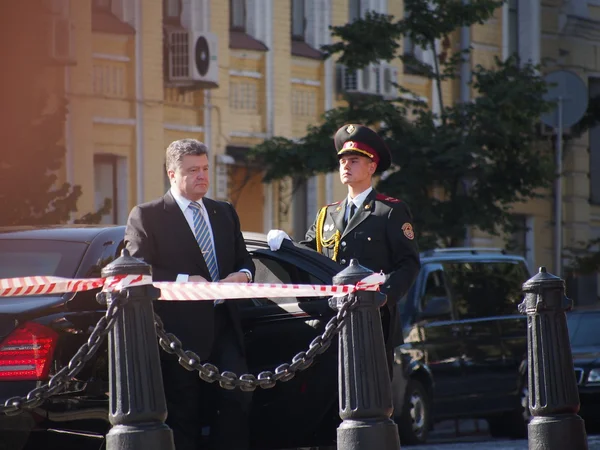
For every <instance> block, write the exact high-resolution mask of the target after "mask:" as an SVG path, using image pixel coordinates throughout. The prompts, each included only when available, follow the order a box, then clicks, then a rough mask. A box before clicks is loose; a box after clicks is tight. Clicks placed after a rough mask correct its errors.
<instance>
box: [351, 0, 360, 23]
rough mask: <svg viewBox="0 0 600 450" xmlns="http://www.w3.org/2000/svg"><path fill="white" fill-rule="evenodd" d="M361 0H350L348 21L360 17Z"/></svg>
mask: <svg viewBox="0 0 600 450" xmlns="http://www.w3.org/2000/svg"><path fill="white" fill-rule="evenodd" d="M360 2H361V0H348V21H349V22H354V21H355V20H358V19H360V14H361V8H360Z"/></svg>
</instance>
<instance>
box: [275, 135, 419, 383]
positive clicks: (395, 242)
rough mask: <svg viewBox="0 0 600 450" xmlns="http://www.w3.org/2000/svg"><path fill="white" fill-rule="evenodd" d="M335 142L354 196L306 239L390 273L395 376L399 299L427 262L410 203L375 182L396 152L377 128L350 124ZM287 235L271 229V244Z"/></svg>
mask: <svg viewBox="0 0 600 450" xmlns="http://www.w3.org/2000/svg"><path fill="white" fill-rule="evenodd" d="M334 143H335V148H336V151H337V156H338V159H339V172H340V179H341V181H342V183H343V184H344V185H346V186H347V187H348V196H347V197H346V198H345V199H344V200H342V201H340V202H336V203H332V204H330V205H326V206H324V207H323V208H321V209H320V210H319V213H318V214H317V217H316V219H315V221H314V223H313V225H312V226H311V227H310V229H309V230H308V231H307V233H306V238H305V240H304V241H302V242H301V243H303V244H305V245H307V246H309V247H311V248H313V249H314V250H316V251H318V252H320V253H322V254H323V255H325V256H327V257H329V258H331V259H333V260H334V261H336V262H338V263H339V264H341V265H342V266H347V265H348V264H350V260H351V259H352V258H355V259H357V260H358V262H359V263H360V264H361V265H362V266H365V267H367V268H369V269H371V270H373V271H374V272H380V271H381V272H383V273H384V274H385V278H386V279H385V283H384V284H383V285H382V286H381V292H383V293H384V294H386V295H387V302H386V304H385V305H384V307H383V308H382V309H381V320H382V326H383V334H384V337H385V344H386V353H387V362H388V369H389V372H390V378H391V377H392V375H393V358H394V348H395V347H396V346H398V345H401V344H402V342H403V337H402V329H401V326H400V321H399V315H398V300H399V299H400V298H402V296H404V294H406V292H407V291H408V290H409V289H410V287H411V286H412V284H413V282H414V280H415V278H416V277H417V274H418V273H419V269H420V267H421V263H420V258H419V250H418V247H417V243H416V241H415V233H414V230H413V226H412V215H411V212H410V209H409V208H408V205H407V204H406V203H404V202H402V201H400V200H398V199H395V198H392V197H388V196H386V195H382V194H378V193H377V192H375V190H374V189H373V188H372V187H371V184H372V178H373V175H374V174H376V173H380V172H383V171H384V170H386V169H387V168H388V167H389V166H390V164H391V155H390V151H389V149H388V147H387V145H386V144H385V142H384V141H383V139H381V137H380V136H379V135H378V134H377V133H376V132H375V131H373V130H371V129H370V128H368V127H365V126H363V125H357V124H348V125H345V126H343V127H342V128H340V129H339V130H338V131H337V133H336V135H335V138H334ZM282 233H283V234H282ZM286 237H287V235H285V233H284V232H283V231H281V230H271V231H270V232H269V235H268V240H269V245H270V246H271V248H272V249H276V248H278V246H279V245H280V244H281V240H282V238H286Z"/></svg>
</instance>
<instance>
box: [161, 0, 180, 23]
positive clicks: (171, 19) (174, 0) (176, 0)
mask: <svg viewBox="0 0 600 450" xmlns="http://www.w3.org/2000/svg"><path fill="white" fill-rule="evenodd" d="M173 4H177V10H178V11H179V14H177V15H176V16H174V15H168V14H167V12H168V11H169V9H170V8H169V6H170V5H173ZM182 10H183V4H182V2H181V0H163V21H164V23H167V24H169V25H176V26H180V25H181V13H182Z"/></svg>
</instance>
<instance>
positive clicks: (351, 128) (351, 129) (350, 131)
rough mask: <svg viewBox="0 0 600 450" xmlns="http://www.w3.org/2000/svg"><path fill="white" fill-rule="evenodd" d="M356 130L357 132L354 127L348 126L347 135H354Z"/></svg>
mask: <svg viewBox="0 0 600 450" xmlns="http://www.w3.org/2000/svg"><path fill="white" fill-rule="evenodd" d="M354 130H356V128H354V125H348V126H347V127H346V133H348V134H352V133H354Z"/></svg>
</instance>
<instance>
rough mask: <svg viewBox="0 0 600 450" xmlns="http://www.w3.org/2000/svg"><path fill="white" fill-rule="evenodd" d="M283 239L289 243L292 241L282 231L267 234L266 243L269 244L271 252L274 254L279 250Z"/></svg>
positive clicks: (272, 231)
mask: <svg viewBox="0 0 600 450" xmlns="http://www.w3.org/2000/svg"><path fill="white" fill-rule="evenodd" d="M284 239H289V240H290V241H291V240H292V239H291V238H290V237H289V236H288V235H287V233H286V232H285V231H283V230H271V231H269V233H268V234H267V242H268V243H269V247H270V248H271V250H273V251H274V252H276V251H277V250H279V249H280V248H281V243H282V242H283V240H284Z"/></svg>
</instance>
